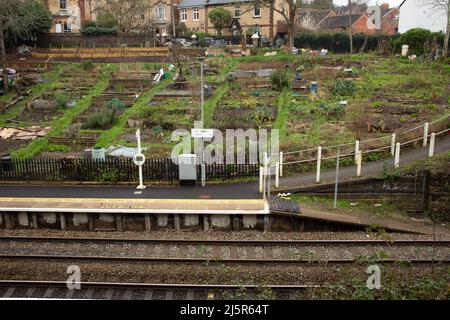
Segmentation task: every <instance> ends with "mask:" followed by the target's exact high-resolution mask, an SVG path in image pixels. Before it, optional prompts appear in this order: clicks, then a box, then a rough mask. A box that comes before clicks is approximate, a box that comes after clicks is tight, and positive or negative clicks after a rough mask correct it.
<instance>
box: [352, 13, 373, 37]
mask: <svg viewBox="0 0 450 320" xmlns="http://www.w3.org/2000/svg"><path fill="white" fill-rule="evenodd" d="M367 20H368V18H367V16H362V17H361V18H359V19H358V20H357V21H355V23H354V24H353V26H352V28H353V29H352V31H353V33H359V32H362V33H369V34H374V33H375V32H376V30H375V28H368V26H367Z"/></svg>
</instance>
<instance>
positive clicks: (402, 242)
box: [0, 236, 450, 246]
mask: <svg viewBox="0 0 450 320" xmlns="http://www.w3.org/2000/svg"><path fill="white" fill-rule="evenodd" d="M0 241H29V242H33V241H36V242H94V243H98V242H105V243H106V242H117V243H124V242H130V243H149V244H150V243H152V244H153V243H161V244H164V243H167V244H210V245H218V244H224V245H272V246H278V245H307V246H309V245H319V246H329V245H399V246H400V245H403V246H408V245H423V246H432V245H437V246H450V239H448V240H422V239H418V240H404V239H401V240H379V239H376V240H368V239H361V240H354V239H350V240H249V239H227V240H220V239H210V240H203V239H139V238H81V237H35V236H31V237H28V236H0Z"/></svg>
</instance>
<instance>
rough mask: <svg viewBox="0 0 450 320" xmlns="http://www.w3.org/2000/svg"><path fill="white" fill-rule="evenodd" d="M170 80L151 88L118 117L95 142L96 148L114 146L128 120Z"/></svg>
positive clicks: (141, 110) (138, 112)
mask: <svg viewBox="0 0 450 320" xmlns="http://www.w3.org/2000/svg"><path fill="white" fill-rule="evenodd" d="M170 82H171V79H166V80H163V81H161V82H160V83H159V84H158V85H156V86H154V87H152V88H151V89H150V90H148V91H147V92H146V93H144V94H143V95H142V96H140V97H139V99H138V101H137V102H136V103H135V104H134V105H133V106H132V107H130V108H128V109H127V110H126V111H125V112H124V113H123V114H121V115H120V117H119V118H118V119H117V122H116V123H115V124H114V126H113V127H112V128H111V129H109V130H107V131H105V132H104V133H103V134H102V135H101V136H100V138H99V139H98V140H97V143H96V146H98V147H106V146H110V145H114V144H115V140H117V139H118V137H119V136H120V135H121V134H122V133H123V131H124V129H125V125H126V123H127V121H128V118H129V117H131V116H133V115H137V114H140V113H141V112H143V110H144V109H145V108H146V107H147V106H148V102H149V101H150V100H152V98H153V96H154V95H155V94H156V93H157V92H158V91H160V90H162V89H164V88H166V87H167V86H168V85H169V83H170Z"/></svg>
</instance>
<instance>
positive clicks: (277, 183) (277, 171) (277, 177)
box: [275, 162, 280, 188]
mask: <svg viewBox="0 0 450 320" xmlns="http://www.w3.org/2000/svg"><path fill="white" fill-rule="evenodd" d="M279 186H280V163H279V162H277V163H276V165H275V188H278V187H279Z"/></svg>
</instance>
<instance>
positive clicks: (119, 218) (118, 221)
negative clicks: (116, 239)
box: [116, 213, 123, 232]
mask: <svg viewBox="0 0 450 320" xmlns="http://www.w3.org/2000/svg"><path fill="white" fill-rule="evenodd" d="M116 229H117V231H119V232H122V231H123V223H122V214H121V213H116Z"/></svg>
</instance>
